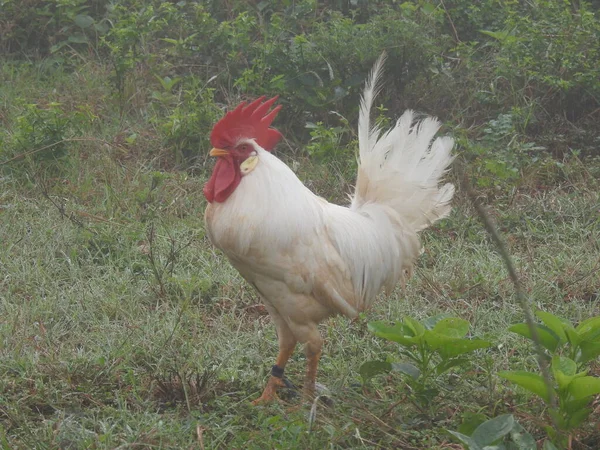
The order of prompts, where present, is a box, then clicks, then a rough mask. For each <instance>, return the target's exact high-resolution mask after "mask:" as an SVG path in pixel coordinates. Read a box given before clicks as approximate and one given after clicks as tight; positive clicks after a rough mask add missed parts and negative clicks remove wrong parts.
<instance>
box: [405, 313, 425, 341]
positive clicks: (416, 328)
mask: <svg viewBox="0 0 600 450" xmlns="http://www.w3.org/2000/svg"><path fill="white" fill-rule="evenodd" d="M404 325H406V327H408V328H409V329H410V330H411V331H412V332H413V336H423V333H425V327H424V326H423V325H422V324H421V323H419V322H418V321H417V320H415V319H413V318H412V317H408V316H405V317H404Z"/></svg>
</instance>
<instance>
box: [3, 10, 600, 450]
mask: <svg viewBox="0 0 600 450" xmlns="http://www.w3.org/2000/svg"><path fill="white" fill-rule="evenodd" d="M598 8H599V5H598V3H597V2H586V1H556V0H530V1H517V0H484V1H480V2H472V1H466V0H439V1H438V0H430V1H424V0H415V1H404V2H401V1H393V0H388V1H376V0H369V1H367V0H348V1H345V0H328V1H321V2H317V1H312V0H297V1H295V0H272V1H266V0H265V1H258V0H256V1H239V0H228V1H210V0H206V1H198V2H192V1H181V2H170V1H169V2H167V1H165V2H163V1H158V0H147V1H142V0H126V1H120V2H111V1H106V0H51V1H50V0H48V1H41V0H31V1H29V0H26V1H15V0H0V53H1V56H0V58H1V63H2V64H1V65H0V124H1V126H0V242H1V243H2V246H1V248H0V361H1V362H0V446H2V448H58V447H60V448H85V447H92V448H114V447H119V446H126V445H138V446H142V447H166V448H184V447H185V448H189V447H191V446H196V447H200V448H219V447H221V448H264V446H265V442H268V444H267V445H268V446H270V447H273V448H324V447H332V448H347V447H369V448H371V447H373V448H375V447H383V448H392V447H396V448H460V447H459V445H458V444H457V442H459V441H458V440H456V439H455V438H454V437H453V436H451V435H450V434H449V433H448V432H447V431H446V430H460V431H461V433H462V434H464V435H469V431H473V430H474V429H475V426H476V425H477V424H479V423H481V422H482V421H483V420H485V419H486V418H492V417H496V416H499V415H500V414H503V413H512V414H513V415H514V417H515V418H517V419H518V421H519V422H520V423H521V425H523V426H524V427H525V428H526V429H527V430H528V431H529V432H531V433H532V435H533V436H534V437H535V439H536V440H537V441H538V443H539V444H540V445H541V444H542V443H543V442H549V441H548V438H549V437H550V438H552V436H551V434H548V432H547V431H548V427H549V426H551V425H550V424H551V418H550V416H549V415H548V414H547V412H548V409H547V405H546V403H545V402H544V401H541V400H540V399H539V398H537V397H531V396H529V395H528V394H527V393H526V392H525V391H523V390H520V389H519V388H515V387H514V385H511V384H509V383H507V382H506V381H504V380H502V379H500V378H498V377H497V375H496V374H497V372H498V371H499V370H533V371H535V370H537V369H536V363H535V357H534V354H533V352H532V350H531V347H530V346H529V345H528V344H527V342H525V340H524V339H522V338H520V337H519V336H517V335H514V334H511V333H508V332H507V329H508V327H509V326H510V325H511V324H514V323H517V322H522V319H523V312H522V311H521V310H520V308H519V307H518V305H517V304H516V302H515V297H514V293H513V289H512V285H511V283H510V281H509V280H508V278H507V275H506V273H505V271H504V268H503V265H502V260H501V258H500V257H499V256H497V254H496V253H494V250H493V248H494V247H493V244H492V242H491V241H490V240H489V239H488V238H487V236H486V234H485V231H484V229H483V228H482V227H481V225H479V223H478V222H477V219H476V215H475V213H474V211H473V210H472V208H471V206H470V205H469V203H468V202H467V201H466V198H465V194H464V192H462V191H460V192H459V193H458V195H457V201H456V208H455V211H454V213H453V214H452V216H451V217H450V218H449V219H447V220H445V221H444V222H442V223H440V224H439V225H438V226H436V227H435V228H433V229H432V230H429V231H428V232H427V233H425V235H424V243H425V253H424V255H423V256H422V258H421V260H420V263H419V268H418V270H417V271H416V275H415V277H414V278H413V280H412V281H411V283H410V284H409V286H408V287H407V289H406V290H405V291H401V290H398V291H397V292H396V293H394V295H392V296H391V298H389V299H388V300H382V301H380V302H379V303H378V305H377V307H375V308H374V309H373V310H372V311H369V312H368V313H367V314H365V316H364V317H363V318H362V320H360V321H358V322H353V323H349V322H348V321H346V320H345V319H341V318H336V319H332V320H331V321H329V323H328V324H327V327H325V328H324V329H323V330H324V333H325V336H326V338H327V344H326V348H325V351H324V358H323V363H322V366H321V371H320V374H319V379H320V381H321V382H323V383H324V384H326V385H327V386H328V388H329V390H330V395H331V396H332V397H333V399H334V400H335V402H336V403H335V406H334V407H333V408H331V409H323V408H322V407H319V408H317V410H315V411H316V413H315V411H313V412H312V413H311V414H310V415H309V418H308V419H307V417H306V412H307V411H305V410H303V409H300V410H293V411H290V410H288V409H287V408H286V407H285V406H282V405H273V406H271V407H268V408H253V407H251V406H249V404H248V399H252V398H253V397H255V396H257V395H258V393H259V391H260V389H261V387H262V385H263V383H264V381H265V376H266V374H267V373H268V370H269V367H270V365H271V364H272V359H273V358H274V356H275V354H276V339H275V331H274V329H273V327H272V325H271V324H270V323H269V321H268V319H267V318H266V315H265V314H266V313H265V311H264V310H263V309H262V307H261V306H260V305H259V304H258V300H257V298H256V297H255V295H254V293H253V292H252V291H251V290H250V289H248V287H247V286H246V285H245V284H244V283H243V282H242V280H241V279H240V278H239V276H238V275H237V274H236V273H235V271H234V270H233V269H231V268H230V267H229V265H228V263H227V261H226V260H225V259H224V258H223V256H222V255H220V254H219V253H215V252H214V250H213V249H212V248H211V246H210V244H209V243H208V242H207V240H206V239H205V237H204V231H203V228H202V211H203V209H204V206H205V204H204V198H203V196H202V185H203V182H204V181H205V180H206V178H207V177H208V174H209V173H210V169H211V167H210V164H209V163H208V161H207V158H206V156H207V152H208V150H209V149H210V145H209V142H208V134H209V131H210V128H211V126H212V124H213V123H214V122H215V121H216V120H218V118H220V117H221V115H222V114H223V111H224V109H225V108H227V107H231V106H234V105H236V104H237V103H238V102H239V101H240V100H243V99H251V98H255V97H257V96H259V95H269V96H270V95H275V94H277V95H279V96H280V100H279V102H280V103H281V104H283V105H284V109H283V110H282V112H281V113H280V115H279V117H278V119H277V123H276V125H277V127H278V128H279V129H280V130H281V131H282V132H283V133H284V135H285V137H286V139H285V141H284V142H283V143H282V144H280V145H279V147H278V155H279V156H280V157H281V158H282V159H283V160H285V161H286V162H287V163H288V164H289V165H290V166H291V167H292V168H293V169H294V170H295V171H296V172H297V174H298V176H299V177H300V178H301V179H302V180H303V181H304V182H305V184H306V185H307V186H309V187H310V188H311V189H313V190H314V191H316V192H318V193H319V194H320V195H323V196H325V197H327V198H328V199H330V200H331V201H337V202H341V203H344V202H345V201H346V200H345V199H346V195H347V193H348V192H349V191H350V189H351V185H352V183H353V177H354V169H355V165H356V163H355V158H354V155H355V151H356V147H357V144H356V134H355V133H356V131H355V130H356V125H355V124H356V119H357V113H358V99H359V95H360V91H361V89H362V84H363V81H364V79H365V77H366V75H367V73H368V71H369V69H370V67H371V65H372V64H373V62H374V60H375V59H376V58H377V56H378V55H379V54H380V53H381V51H382V50H384V49H385V50H386V51H387V52H388V54H389V60H388V64H387V66H386V77H385V86H386V87H385V89H384V92H383V93H382V95H381V97H380V98H379V99H378V102H379V103H378V108H377V111H378V112H377V114H378V118H377V120H379V121H380V122H382V123H383V124H390V123H392V122H391V121H392V120H393V119H394V118H396V117H398V116H399V115H400V114H401V112H402V111H403V110H404V109H406V108H412V109H415V110H417V111H419V112H423V113H427V114H432V115H436V116H438V117H439V118H440V119H441V120H442V121H443V122H444V123H445V128H444V132H445V133H449V134H452V135H453V136H454V137H455V138H456V141H457V152H458V155H459V158H458V163H457V164H459V165H460V166H462V167H464V171H465V173H466V178H467V179H468V180H469V182H470V184H472V185H473V186H474V189H475V191H476V195H477V196H478V198H479V199H480V200H481V201H482V202H484V203H486V204H487V205H488V206H489V207H490V208H491V212H492V215H493V216H494V218H495V219H496V221H497V223H498V226H499V228H500V230H501V232H502V233H503V234H504V235H505V237H506V240H507V245H508V248H509V250H510V252H511V253H512V255H513V257H514V259H515V262H516V264H517V267H518V269H519V272H520V276H521V277H522V282H523V286H524V289H525V291H526V292H527V294H528V295H529V297H530V300H531V302H532V303H533V304H534V306H536V307H537V308H539V309H543V310H545V311H551V312H553V313H555V314H557V315H560V316H562V317H565V318H568V319H569V320H570V321H571V322H573V323H575V324H577V323H579V322H581V321H582V320H584V319H586V318H589V317H592V316H597V315H599V314H600V308H599V302H600V294H599V289H598V286H600V275H599V268H600V258H599V255H600V244H599V242H600V194H599V192H600V190H599V183H598V180H599V179H600V151H599V146H600V125H599V124H600V17H599V12H598ZM451 176H452V177H454V178H455V179H456V181H458V177H457V176H455V175H451ZM257 201H258V199H257ZM440 313H450V314H451V315H454V316H458V317H461V318H462V319H465V320H467V321H468V322H469V323H470V324H471V327H470V331H469V333H470V334H469V336H470V337H478V338H482V339H486V340H487V341H490V342H493V345H492V346H491V347H489V348H488V349H481V350H477V352H475V355H476V356H473V357H472V358H471V357H469V358H468V363H469V364H467V365H465V366H462V365H461V366H459V365H457V366H456V367H454V368H453V369H452V370H449V369H450V368H448V370H449V371H448V372H444V373H443V374H442V375H440V376H438V377H437V378H436V381H435V386H433V387H432V389H433V388H435V389H434V390H435V391H436V392H435V393H434V395H435V401H434V402H432V401H429V402H428V403H427V407H424V406H423V405H424V404H423V402H422V401H421V400H422V398H423V397H422V395H421V394H423V392H416V391H415V390H414V389H415V386H416V385H419V383H411V382H410V380H408V379H407V378H406V376H405V374H404V375H403V374H402V373H398V372H394V371H391V372H387V371H384V372H385V376H382V375H381V374H379V375H374V373H375V372H377V371H375V372H373V374H372V375H373V376H372V377H370V376H369V377H365V376H362V375H365V372H364V371H363V372H362V374H361V370H360V368H361V366H362V365H363V363H365V362H368V361H372V360H379V361H391V360H396V359H398V348H397V346H395V344H393V343H391V342H384V341H383V340H381V339H376V338H374V337H373V335H372V334H371V333H370V332H369V331H368V329H367V325H366V324H367V322H368V321H369V320H384V321H388V322H389V321H397V320H400V319H401V318H402V317H403V316H405V315H408V316H411V317H414V318H416V319H418V320H420V321H426V320H427V318H430V317H431V316H435V315H437V314H440ZM425 323H426V322H425ZM467 329H468V328H467ZM465 332H466V331H465ZM554 356H556V355H554ZM574 359H576V358H575V357H574ZM442 360H443V358H442ZM390 364H391V363H390ZM302 366H303V356H302V355H301V352H299V353H298V354H297V355H295V356H294V359H293V361H292V362H291V365H290V369H289V370H288V371H289V376H290V378H291V379H292V380H293V381H294V382H296V383H300V379H301V376H302ZM386 367H387V366H386ZM390 367H391V366H390ZM423 367H424V368H426V367H429V366H427V365H423ZM432 370H433V369H432ZM587 370H588V374H589V375H590V376H596V377H597V376H598V375H600V367H599V365H598V361H597V358H596V360H592V361H591V362H590V363H589V367H587ZM378 373H379V372H378ZM368 378H370V379H368ZM423 386H424V384H423ZM428 386H429V385H428ZM429 387H431V386H429ZM417 394H418V395H417ZM425 394H426V393H425ZM430 394H431V393H430ZM290 395H291V394H290ZM432 395H433V394H432ZM425 398H426V397H425ZM291 402H292V403H294V402H296V400H294V399H293V398H292V399H291ZM589 407H590V408H592V410H593V411H595V416H594V413H592V415H591V416H590V417H592V419H591V420H586V421H585V422H584V423H583V424H581V426H578V427H577V428H576V429H575V430H571V431H569V437H568V440H567V441H564V442H563V441H560V440H556V439H554V441H555V443H557V442H558V444H557V445H564V446H565V447H568V446H570V447H572V448H581V449H587V448H589V449H592V448H598V447H599V446H600V441H599V439H600V431H599V429H598V424H597V419H594V417H598V413H600V411H599V410H598V403H597V402H596V403H594V402H593V399H592V400H590V404H589ZM561 411H562V410H561ZM469 427H471V428H470V430H469ZM507 439H508V438H507ZM513 439H514V437H513ZM560 442H563V443H562V444H560ZM518 448H526V447H518Z"/></svg>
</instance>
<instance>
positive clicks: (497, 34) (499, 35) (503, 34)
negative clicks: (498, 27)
mask: <svg viewBox="0 0 600 450" xmlns="http://www.w3.org/2000/svg"><path fill="white" fill-rule="evenodd" d="M479 32H480V33H483V34H486V35H488V36H490V37H493V38H494V39H497V40H499V41H504V40H505V39H506V38H507V37H508V36H509V35H510V33H509V32H508V31H489V30H479Z"/></svg>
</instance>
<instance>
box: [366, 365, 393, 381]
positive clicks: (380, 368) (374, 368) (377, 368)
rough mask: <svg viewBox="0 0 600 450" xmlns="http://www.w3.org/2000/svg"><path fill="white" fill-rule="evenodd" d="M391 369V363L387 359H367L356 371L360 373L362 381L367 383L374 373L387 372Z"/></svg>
mask: <svg viewBox="0 0 600 450" xmlns="http://www.w3.org/2000/svg"><path fill="white" fill-rule="evenodd" d="M391 370H392V364H391V363H389V362H387V361H367V362H365V363H363V364H362V365H361V366H360V369H358V373H360V376H361V377H362V379H363V382H365V383H367V382H368V381H369V380H370V379H371V378H373V377H374V376H375V375H379V374H380V373H389V372H390V371H391Z"/></svg>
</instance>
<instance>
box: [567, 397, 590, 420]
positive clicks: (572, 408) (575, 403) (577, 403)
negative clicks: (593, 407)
mask: <svg viewBox="0 0 600 450" xmlns="http://www.w3.org/2000/svg"><path fill="white" fill-rule="evenodd" d="M590 400H591V399H590V398H589V397H584V398H580V399H577V400H571V401H567V402H563V403H562V404H561V406H560V408H561V409H562V410H563V411H565V412H566V413H567V414H568V415H569V416H571V415H572V414H575V413H576V412H577V411H580V410H581V409H584V408H585V407H586V406H587V405H588V404H589V403H590Z"/></svg>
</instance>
